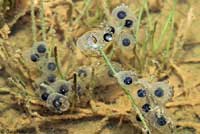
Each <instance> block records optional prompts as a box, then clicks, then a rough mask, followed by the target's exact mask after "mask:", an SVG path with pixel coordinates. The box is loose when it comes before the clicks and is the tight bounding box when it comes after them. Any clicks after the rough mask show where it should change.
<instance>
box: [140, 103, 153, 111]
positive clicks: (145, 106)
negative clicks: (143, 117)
mask: <svg viewBox="0 0 200 134" xmlns="http://www.w3.org/2000/svg"><path fill="white" fill-rule="evenodd" d="M142 110H143V111H144V112H146V113H147V112H149V111H150V110H151V107H150V104H148V103H146V104H144V105H143V106H142Z"/></svg>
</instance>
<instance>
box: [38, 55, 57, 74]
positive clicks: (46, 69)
mask: <svg viewBox="0 0 200 134" xmlns="http://www.w3.org/2000/svg"><path fill="white" fill-rule="evenodd" d="M41 68H42V72H43V73H46V74H48V73H56V71H57V65H56V61H55V58H49V59H48V60H47V61H46V62H43V65H42V63H41Z"/></svg>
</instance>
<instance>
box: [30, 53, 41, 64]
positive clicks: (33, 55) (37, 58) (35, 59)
mask: <svg viewBox="0 0 200 134" xmlns="http://www.w3.org/2000/svg"><path fill="white" fill-rule="evenodd" d="M30 58H31V61H32V62H37V61H39V58H40V57H39V55H38V54H31V57H30Z"/></svg>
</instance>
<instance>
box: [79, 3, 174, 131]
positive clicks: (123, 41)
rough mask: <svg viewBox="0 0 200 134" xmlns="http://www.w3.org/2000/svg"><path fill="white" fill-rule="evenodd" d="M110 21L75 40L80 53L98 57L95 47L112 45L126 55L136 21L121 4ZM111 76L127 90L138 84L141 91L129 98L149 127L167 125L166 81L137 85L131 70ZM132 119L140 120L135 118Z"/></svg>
mask: <svg viewBox="0 0 200 134" xmlns="http://www.w3.org/2000/svg"><path fill="white" fill-rule="evenodd" d="M110 20H111V21H109V20H108V22H106V25H105V27H104V28H103V30H102V29H98V30H96V29H94V30H91V31H89V32H86V33H85V34H83V35H82V36H81V37H79V39H78V40H77V46H78V47H79V48H80V50H81V51H82V52H83V53H84V54H86V55H90V54H94V53H95V55H96V54H99V53H98V47H102V48H103V47H105V46H106V45H107V44H108V43H112V42H114V43H115V44H117V46H118V47H120V49H121V50H122V54H123V53H124V54H126V53H128V51H130V50H132V48H134V46H135V38H134V30H135V23H136V19H135V17H134V14H133V13H132V12H131V11H130V9H129V8H128V6H126V5H125V4H122V5H120V6H118V7H116V8H114V9H113V10H112V16H111V19H110ZM131 52H132V51H131ZM114 77H116V78H117V80H118V83H119V84H120V85H121V86H122V87H124V88H127V89H130V90H132V87H133V85H135V84H138V83H140V85H141V86H142V87H143V88H140V89H138V90H137V92H136V93H135V95H133V96H134V97H135V98H136V101H137V103H138V106H139V107H140V110H141V111H142V114H143V115H144V117H145V119H148V121H149V122H150V125H153V126H154V127H158V128H159V127H164V126H167V124H169V120H168V118H167V117H166V116H165V112H164V105H165V104H166V102H168V101H169V100H170V99H171V98H172V96H173V90H172V88H171V87H170V86H169V85H168V84H167V83H166V82H155V83H148V82H146V81H145V82H139V81H140V80H139V79H138V77H137V75H136V73H134V72H133V71H118V72H117V73H116V74H115V76H114ZM136 120H137V121H141V120H140V118H139V116H138V115H137V116H136Z"/></svg>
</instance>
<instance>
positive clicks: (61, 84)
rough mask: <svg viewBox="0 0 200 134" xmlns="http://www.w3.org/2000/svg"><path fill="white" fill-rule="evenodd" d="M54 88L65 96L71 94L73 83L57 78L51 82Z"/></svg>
mask: <svg viewBox="0 0 200 134" xmlns="http://www.w3.org/2000/svg"><path fill="white" fill-rule="evenodd" d="M51 86H52V88H54V89H55V91H56V92H57V93H60V94H62V95H65V96H68V97H69V96H71V94H72V86H73V85H72V83H71V82H69V81H66V80H57V81H56V82H54V83H53V84H51Z"/></svg>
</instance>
